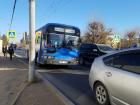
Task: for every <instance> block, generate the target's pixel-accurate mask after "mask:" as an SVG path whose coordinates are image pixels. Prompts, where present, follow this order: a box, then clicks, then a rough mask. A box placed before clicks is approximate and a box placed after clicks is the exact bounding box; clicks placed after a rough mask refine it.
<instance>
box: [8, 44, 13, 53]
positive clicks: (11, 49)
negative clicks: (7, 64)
mask: <svg viewBox="0 0 140 105" xmlns="http://www.w3.org/2000/svg"><path fill="white" fill-rule="evenodd" d="M8 53H9V54H14V49H13V47H12V46H9V48H8Z"/></svg>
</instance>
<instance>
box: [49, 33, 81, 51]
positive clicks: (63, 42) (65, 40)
mask: <svg viewBox="0 0 140 105" xmlns="http://www.w3.org/2000/svg"><path fill="white" fill-rule="evenodd" d="M48 38H49V39H48V40H49V41H48V45H49V46H50V47H55V48H58V47H62V46H65V47H72V48H73V47H77V45H78V40H79V37H78V36H73V35H65V37H64V34H55V33H53V34H52V33H51V34H49V37H48Z"/></svg>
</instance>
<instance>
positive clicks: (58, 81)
mask: <svg viewBox="0 0 140 105" xmlns="http://www.w3.org/2000/svg"><path fill="white" fill-rule="evenodd" d="M66 71H68V70H66ZM41 74H42V75H43V76H44V77H45V78H46V79H47V80H49V81H50V82H51V83H52V84H53V85H54V86H55V87H56V88H57V89H59V90H60V91H61V92H62V93H63V94H64V95H65V96H66V97H68V98H69V99H70V100H71V101H72V102H73V103H75V104H76V105H96V104H95V100H94V97H93V93H92V91H91V89H90V87H89V82H88V74H87V73H85V74H84V73H79V74H77V73H70V72H69V73H68V72H67V73H66V72H65V73H63V70H60V71H58V70H53V72H52V71H51V72H46V73H45V72H42V73H41Z"/></svg>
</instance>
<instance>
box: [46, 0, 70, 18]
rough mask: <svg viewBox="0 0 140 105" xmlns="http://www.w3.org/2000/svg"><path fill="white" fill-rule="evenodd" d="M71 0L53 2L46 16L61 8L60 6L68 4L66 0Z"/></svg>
mask: <svg viewBox="0 0 140 105" xmlns="http://www.w3.org/2000/svg"><path fill="white" fill-rule="evenodd" d="M69 1H71V0H58V1H57V2H55V3H54V4H53V8H51V10H52V11H51V12H50V14H49V15H48V18H50V17H51V16H52V15H53V14H55V13H56V12H57V11H58V10H60V9H62V7H64V6H66V5H65V4H66V3H67V4H69V3H68V2H69Z"/></svg>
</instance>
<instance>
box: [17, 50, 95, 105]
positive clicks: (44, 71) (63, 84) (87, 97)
mask: <svg viewBox="0 0 140 105" xmlns="http://www.w3.org/2000/svg"><path fill="white" fill-rule="evenodd" d="M16 54H17V55H18V57H20V59H22V61H23V62H25V63H28V62H27V60H26V59H25V58H24V54H23V51H21V50H17V51H16ZM36 70H38V72H40V73H41V75H42V76H43V77H44V78H46V79H47V80H49V81H50V82H51V83H52V84H53V85H54V86H55V87H56V88H57V89H58V90H60V92H61V93H62V94H64V95H65V96H66V97H67V98H68V99H69V100H71V101H72V102H73V103H74V104H75V105H96V104H95V99H94V96H93V92H92V90H91V88H90V86H89V81H88V75H89V71H90V66H54V65H53V66H49V65H46V66H42V67H36Z"/></svg>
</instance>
